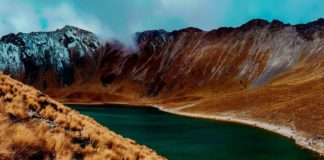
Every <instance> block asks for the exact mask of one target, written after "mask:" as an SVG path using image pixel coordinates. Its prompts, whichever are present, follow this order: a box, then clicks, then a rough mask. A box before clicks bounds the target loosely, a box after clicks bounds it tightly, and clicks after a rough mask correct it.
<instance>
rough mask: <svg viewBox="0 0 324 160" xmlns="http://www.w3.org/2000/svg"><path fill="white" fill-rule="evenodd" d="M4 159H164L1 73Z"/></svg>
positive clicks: (0, 130)
mask: <svg viewBox="0 0 324 160" xmlns="http://www.w3.org/2000/svg"><path fill="white" fill-rule="evenodd" d="M0 144H1V145H0V159H18V160H24V159H34V160H39V159H48V160H51V159H85V160H88V159H89V160H93V159H94V160H95V159H114V160H119V159H128V160H137V159H154V160H158V159H164V158H163V157H161V156H159V155H157V154H156V153H155V152H154V151H152V150H151V149H149V148H147V147H145V146H141V145H138V144H136V143H135V141H133V140H130V139H127V138H123V137H122V136H120V135H118V134H116V133H114V132H112V131H110V130H108V129H107V128H105V127H103V126H102V125H100V124H98V123H97V122H96V121H95V120H93V119H92V118H90V117H87V116H84V115H81V114H79V112H77V111H74V110H72V109H70V108H67V107H65V106H64V105H62V104H60V103H58V102H56V101H55V100H53V99H51V98H50V97H48V96H46V95H44V94H43V93H41V92H39V91H37V90H36V89H34V88H32V87H29V86H26V85H24V84H22V83H20V82H18V81H15V80H12V79H11V78H9V77H7V76H5V75H3V74H0Z"/></svg>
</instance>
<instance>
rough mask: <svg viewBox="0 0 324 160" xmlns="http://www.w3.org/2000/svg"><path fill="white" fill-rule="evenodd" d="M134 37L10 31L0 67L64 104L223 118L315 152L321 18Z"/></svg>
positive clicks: (319, 138) (322, 142)
mask: <svg viewBox="0 0 324 160" xmlns="http://www.w3.org/2000/svg"><path fill="white" fill-rule="evenodd" d="M135 37H136V38H135V40H136V43H137V47H138V48H137V50H136V51H130V50H127V49H125V48H124V47H123V46H122V45H121V44H120V43H113V42H106V41H103V40H100V38H98V37H97V36H96V35H94V34H93V33H90V32H87V31H84V30H82V29H79V28H76V27H72V26H66V27H64V28H63V29H59V30H57V31H54V32H36V33H29V34H24V33H18V34H9V35H7V36H4V37H2V38H1V40H0V48H1V49H0V53H1V55H0V56H1V57H0V62H1V63H0V69H1V70H3V71H4V73H6V74H10V75H11V76H12V77H14V78H15V79H18V80H20V81H23V82H25V83H27V84H30V85H32V86H35V87H36V88H38V89H40V90H42V91H44V92H45V93H47V94H49V95H50V96H52V97H54V98H56V99H58V100H60V101H62V102H84V103H91V102H124V103H125V102H127V103H133V104H134V103H135V104H140V105H143V104H150V105H160V106H162V107H163V108H165V109H173V110H176V111H178V112H184V113H193V114H203V115H217V114H230V115H232V116H235V117H243V118H248V119H253V120H258V121H263V122H271V123H272V124H276V125H280V126H285V127H289V128H291V129H292V130H294V132H296V133H298V136H301V137H306V138H305V139H307V140H304V139H303V140H301V139H298V138H295V137H293V138H295V139H296V141H298V142H299V143H305V144H308V142H309V145H307V146H308V148H311V149H314V148H315V149H314V150H316V148H317V149H318V148H319V149H320V150H321V151H322V152H323V148H324V147H323V146H324V134H323V133H324V128H323V127H322V126H324V117H323V116H324V111H323V104H324V97H323V96H324V94H323V93H324V86H323V85H324V83H323V82H324V78H323V76H324V19H318V20H316V21H314V22H310V23H307V24H298V25H290V24H285V23H283V22H281V21H278V20H273V21H272V22H268V21H266V20H262V19H254V20H251V21H249V22H247V23H245V24H243V25H242V26H240V27H237V28H232V27H222V28H218V29H215V30H211V31H203V30H200V29H198V28H192V27H189V28H185V29H181V30H175V31H172V32H167V31H165V30H150V31H144V32H138V33H136V34H135ZM179 106H180V107H179ZM298 136H296V137H298Z"/></svg>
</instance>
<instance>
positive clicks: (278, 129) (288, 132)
mask: <svg viewBox="0 0 324 160" xmlns="http://www.w3.org/2000/svg"><path fill="white" fill-rule="evenodd" d="M62 103H63V104H64V105H80V106H82V105H84V106H89V105H90V106H91V105H94V106H97V105H112V104H114V105H120V106H125V107H127V106H135V107H153V108H157V109H159V110H160V111H163V112H166V113H170V114H175V115H180V116H186V117H193V118H202V119H209V120H216V121H223V122H232V123H239V124H243V125H248V126H251V127H258V128H261V129H264V130H267V131H270V132H272V133H275V134H279V135H281V136H284V137H286V138H289V139H292V140H294V141H295V143H296V144H297V145H299V146H301V147H303V148H306V149H309V150H311V151H313V152H316V153H318V154H320V156H324V150H321V148H319V147H316V146H312V145H311V144H312V143H311V141H310V140H308V138H306V137H304V136H303V135H301V134H299V133H298V132H297V131H295V130H293V129H292V128H290V127H287V126H280V125H276V124H269V123H267V122H261V121H257V120H253V119H247V118H239V117H237V116H236V115H233V114H231V115H229V114H227V115H225V114H223V115H221V114H219V115H205V114H197V113H188V112H181V111H179V110H172V109H166V108H165V107H163V106H161V105H154V104H131V103H126V102H109V103H108V102H107V103H106V102H98V103H68V102H67V103H64V102H62Z"/></svg>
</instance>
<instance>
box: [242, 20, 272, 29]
mask: <svg viewBox="0 0 324 160" xmlns="http://www.w3.org/2000/svg"><path fill="white" fill-rule="evenodd" d="M268 24H269V22H268V21H267V20H264V19H252V20H250V21H248V22H247V23H245V24H243V25H241V26H240V27H239V28H240V29H241V30H242V31H248V30H251V29H259V28H263V27H265V26H266V25H268Z"/></svg>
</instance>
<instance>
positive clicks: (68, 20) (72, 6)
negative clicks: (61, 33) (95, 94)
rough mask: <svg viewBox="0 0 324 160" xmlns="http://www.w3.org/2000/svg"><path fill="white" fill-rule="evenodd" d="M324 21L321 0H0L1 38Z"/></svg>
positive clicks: (123, 36)
mask: <svg viewBox="0 0 324 160" xmlns="http://www.w3.org/2000/svg"><path fill="white" fill-rule="evenodd" d="M321 17H324V2H323V0H0V24H1V26H0V35H5V34H8V33H10V32H14V33H17V32H31V31H51V30H56V29H57V28H62V27H63V26H64V25H66V24H68V25H73V26H78V27H80V28H84V29H86V30H90V31H92V32H95V33H97V34H99V35H101V36H103V37H104V38H117V39H119V40H122V41H124V42H126V43H129V42H130V41H131V37H132V34H133V33H134V32H137V31H143V30H148V29H160V28H162V29H166V30H168V31H171V30H174V29H180V28H184V27H189V26H193V27H198V28H201V29H204V30H210V29H214V28H218V27H222V26H232V27H235V26H239V25H241V24H243V23H245V22H246V21H248V20H250V19H253V18H263V19H266V20H269V21H271V20H273V19H279V20H281V21H284V22H285V23H291V24H296V23H306V22H309V21H314V20H316V19H318V18H321Z"/></svg>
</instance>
